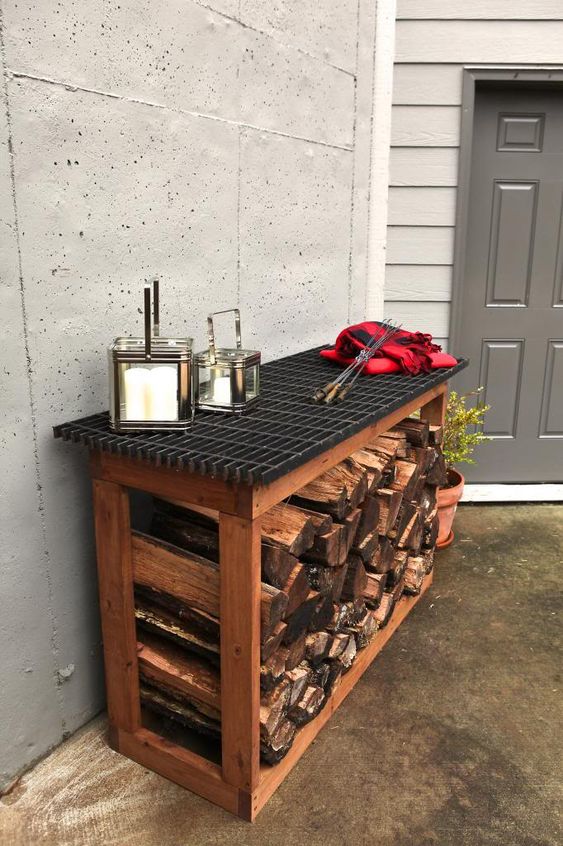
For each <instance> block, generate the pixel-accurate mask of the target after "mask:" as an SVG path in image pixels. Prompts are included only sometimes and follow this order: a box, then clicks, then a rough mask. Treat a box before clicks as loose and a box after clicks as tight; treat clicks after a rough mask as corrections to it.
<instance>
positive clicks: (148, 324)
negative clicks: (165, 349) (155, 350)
mask: <svg viewBox="0 0 563 846" xmlns="http://www.w3.org/2000/svg"><path fill="white" fill-rule="evenodd" d="M144 315H145V361H150V360H151V335H152V321H151V286H150V285H145V308H144Z"/></svg>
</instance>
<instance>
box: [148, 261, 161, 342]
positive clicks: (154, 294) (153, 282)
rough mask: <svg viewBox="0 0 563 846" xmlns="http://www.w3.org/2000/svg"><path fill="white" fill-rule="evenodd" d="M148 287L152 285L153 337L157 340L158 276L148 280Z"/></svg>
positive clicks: (158, 313)
mask: <svg viewBox="0 0 563 846" xmlns="http://www.w3.org/2000/svg"><path fill="white" fill-rule="evenodd" d="M149 285H152V298H153V332H152V333H153V335H154V337H155V338H158V337H159V335H160V279H159V278H158V276H153V278H152V279H149Z"/></svg>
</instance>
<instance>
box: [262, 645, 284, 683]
mask: <svg viewBox="0 0 563 846" xmlns="http://www.w3.org/2000/svg"><path fill="white" fill-rule="evenodd" d="M284 674H285V656H284V655H283V653H282V652H281V650H280V649H278V650H277V651H276V652H274V654H273V655H270V657H269V658H268V660H267V661H264V663H263V664H261V665H260V688H261V690H263V691H270V690H273V689H274V687H275V686H276V685H277V684H278V683H279V682H280V681H281V680H282V679H283V677H284Z"/></svg>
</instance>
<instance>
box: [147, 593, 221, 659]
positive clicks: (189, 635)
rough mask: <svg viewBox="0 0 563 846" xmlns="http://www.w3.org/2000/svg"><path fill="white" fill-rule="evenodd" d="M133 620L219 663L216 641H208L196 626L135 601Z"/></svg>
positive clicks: (158, 608) (206, 636) (155, 606)
mask: <svg viewBox="0 0 563 846" xmlns="http://www.w3.org/2000/svg"><path fill="white" fill-rule="evenodd" d="M135 618H136V620H137V622H138V623H139V625H140V626H142V628H144V629H146V630H147V631H149V632H152V633H153V634H157V635H160V636H161V637H166V638H169V639H170V640H172V641H174V643H176V644H178V645H180V646H183V647H184V648H187V649H191V650H192V651H193V652H195V653H196V654H198V655H201V656H203V657H204V658H207V659H208V660H209V661H212V662H214V663H218V662H219V643H218V641H214V640H212V639H210V638H209V635H208V634H207V633H206V632H204V631H201V630H200V629H198V628H197V626H195V625H193V624H191V623H188V622H187V621H185V620H180V619H179V618H178V617H175V616H174V615H173V614H170V613H169V612H167V611H165V610H164V609H163V608H160V607H159V606H158V605H151V604H149V603H148V602H146V601H145V600H140V599H137V601H136V603H135Z"/></svg>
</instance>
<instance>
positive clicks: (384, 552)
mask: <svg viewBox="0 0 563 846" xmlns="http://www.w3.org/2000/svg"><path fill="white" fill-rule="evenodd" d="M394 556H395V548H394V546H393V544H392V543H391V541H390V540H389V538H387V537H385V536H384V535H380V536H379V546H378V547H377V551H376V553H375V555H374V556H373V558H372V559H371V561H370V563H369V564H368V568H369V570H370V571H372V572H374V573H388V572H389V570H390V569H391V568H392V567H393V559H394Z"/></svg>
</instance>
